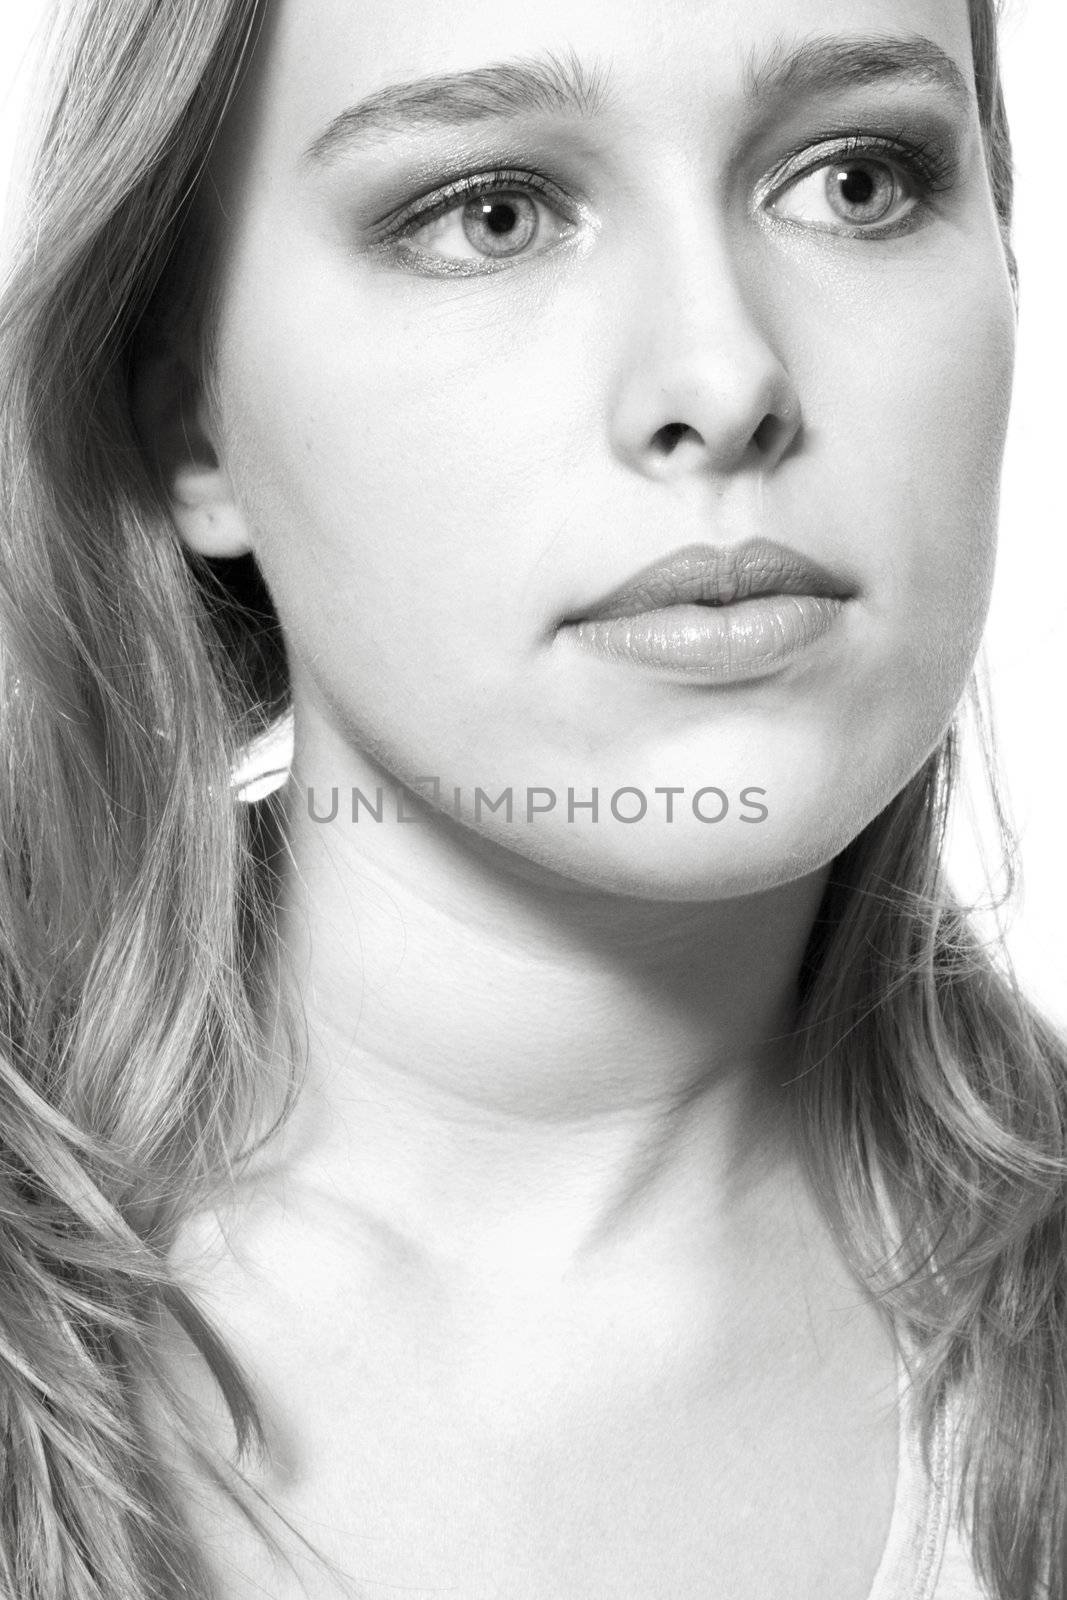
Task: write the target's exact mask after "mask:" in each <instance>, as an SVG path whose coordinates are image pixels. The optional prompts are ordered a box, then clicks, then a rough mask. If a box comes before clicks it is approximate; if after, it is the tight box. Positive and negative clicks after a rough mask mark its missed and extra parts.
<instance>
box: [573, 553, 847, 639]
mask: <svg viewBox="0 0 1067 1600" xmlns="http://www.w3.org/2000/svg"><path fill="white" fill-rule="evenodd" d="M854 593H855V589H854V587H853V586H852V585H850V584H848V583H847V582H846V581H844V580H843V579H841V578H839V577H836V576H835V575H834V574H833V573H832V572H829V571H828V570H827V569H826V568H825V567H823V566H820V565H819V563H818V562H817V561H813V560H812V559H811V558H810V556H804V555H801V554H800V552H799V551H797V550H792V549H790V548H789V546H788V545H784V544H776V543H775V542H774V541H773V540H771V539H749V540H747V541H746V542H745V543H744V544H738V545H716V544H689V545H685V546H684V547H683V548H682V549H680V550H674V551H672V552H671V554H670V555H667V556H663V557H661V558H660V560H658V561H653V562H652V563H651V564H650V565H649V566H647V567H643V568H642V569H641V571H640V572H638V573H637V574H636V575H635V576H634V577H633V578H630V579H628V580H627V582H626V583H624V584H622V585H621V586H620V587H619V588H618V589H613V590H612V592H611V594H609V595H608V596H607V597H606V599H604V600H602V601H600V602H599V603H598V604H597V605H596V606H595V607H594V608H593V609H592V610H586V611H583V612H582V615H581V617H580V618H579V617H572V618H570V619H569V620H571V621H588V622H595V621H598V620H606V619H607V618H609V617H633V616H637V615H638V613H639V612H642V611H656V610H658V609H659V607H660V606H673V605H684V604H686V603H688V604H691V605H692V604H696V605H700V604H703V605H720V606H722V605H729V604H730V603H731V602H732V601H734V600H747V599H749V598H750V597H751V596H752V595H759V594H812V595H833V596H837V597H839V598H842V599H847V598H849V597H850V596H851V595H853V594H854Z"/></svg>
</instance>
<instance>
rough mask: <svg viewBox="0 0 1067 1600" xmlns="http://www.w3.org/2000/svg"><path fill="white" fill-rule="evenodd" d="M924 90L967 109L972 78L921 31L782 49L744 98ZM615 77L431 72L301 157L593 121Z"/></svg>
mask: <svg viewBox="0 0 1067 1600" xmlns="http://www.w3.org/2000/svg"><path fill="white" fill-rule="evenodd" d="M887 81H889V82H897V83H913V84H914V83H917V84H920V85H923V86H933V87H935V88H938V89H940V90H942V91H944V92H946V93H947V94H948V95H950V96H951V97H952V98H953V99H954V100H961V101H965V102H969V101H970V99H971V88H970V85H969V82H968V79H967V77H966V76H965V74H964V73H963V71H962V70H961V68H960V67H959V66H958V65H957V63H956V62H955V61H954V60H953V59H952V57H951V56H950V55H948V54H947V53H946V52H945V51H944V50H943V49H942V48H941V46H940V45H938V44H935V43H934V41H933V40H932V39H927V38H925V37H924V36H922V35H920V34H911V35H907V36H904V35H901V36H893V35H848V36H844V37H840V36H827V37H826V38H815V39H807V40H805V41H804V42H803V43H800V44H797V45H793V46H787V45H785V44H784V43H781V42H780V43H779V44H778V45H777V46H776V47H775V48H774V50H773V51H772V52H771V53H770V54H769V55H768V56H765V57H764V58H763V59H762V60H758V61H757V60H750V61H749V63H748V65H747V67H746V71H745V74H744V93H745V98H746V99H748V100H750V101H757V102H763V101H766V100H770V99H775V98H793V97H797V96H801V95H804V94H819V93H827V92H830V91H832V90H835V89H836V90H841V89H848V88H854V87H856V86H857V85H859V86H863V85H867V84H872V83H878V82H887ZM609 82H610V73H609V71H608V70H607V69H606V68H605V67H604V66H603V65H601V64H600V63H593V64H592V65H589V66H586V65H584V64H583V63H582V62H581V60H579V58H578V57H577V56H576V55H575V54H574V53H573V51H572V52H569V53H568V54H567V55H564V56H557V55H556V54H554V53H553V52H552V51H548V52H546V53H545V54H544V55H537V56H531V57H525V58H520V59H516V60H512V61H501V62H497V63H494V64H491V65H488V66H483V67H473V68H471V69H469V70H468V71H465V72H449V73H439V74H433V75H431V76H429V77H425V78H414V79H411V80H410V81H408V82H404V83H393V84H388V85H386V86H385V87H384V88H382V89H376V90H375V91H374V93H373V94H370V95H368V96H367V97H366V99H364V100H360V101H359V102H358V103H357V104H356V105H354V106H349V107H348V108H347V109H346V110H345V111H342V112H341V113H340V115H339V116H336V117H334V119H333V121H332V122H330V123H329V124H328V125H327V127H326V128H325V129H324V130H323V132H322V133H320V134H319V135H318V137H317V138H316V139H315V140H313V142H312V143H311V144H310V145H309V146H308V148H307V150H305V152H304V159H305V161H307V162H309V163H311V164H313V165H318V164H320V163H324V162H327V161H329V160H331V159H332V158H333V157H335V156H338V155H340V154H342V153H346V152H348V151H350V150H351V149H353V148H354V147H356V146H358V145H360V144H362V143H364V142H366V141H368V140H370V139H373V138H374V137H375V136H380V135H388V134H396V133H405V132H408V131H410V130H413V129H417V128H424V127H463V126H469V125H471V124H474V123H479V122H489V121H506V120H509V119H513V118H516V117H521V116H529V115H531V114H537V113H541V114H544V113H546V112H548V113H554V114H556V115H568V116H577V117H581V118H595V117H597V116H600V115H602V114H603V113H604V112H605V110H607V109H608V106H609V103H610V100H611V91H610V89H609Z"/></svg>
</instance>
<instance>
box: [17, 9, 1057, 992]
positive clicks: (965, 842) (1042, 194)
mask: <svg viewBox="0 0 1067 1600" xmlns="http://www.w3.org/2000/svg"><path fill="white" fill-rule="evenodd" d="M958 3H962V0H958ZM42 12H43V5H42V0H19V4H18V12H17V15H15V16H11V15H10V13H9V14H8V15H6V16H5V17H3V18H2V19H0V179H2V177H3V176H5V175H6V172H7V169H8V166H9V163H10V160H11V152H12V147H13V142H14V138H15V128H16V126H17V121H18V105H19V96H20V94H21V92H22V88H23V79H22V77H21V76H20V70H21V67H22V63H23V61H24V57H25V55H26V51H27V47H28V45H29V42H30V40H31V37H32V35H33V33H34V30H35V28H36V27H37V25H38V19H39V17H40V16H41V15H42ZM1002 43H1003V60H1004V75H1005V85H1006V93H1007V99H1008V111H1009V115H1010V117H1011V122H1012V131H1013V136H1014V142H1015V154H1016V167H1017V182H1018V201H1017V205H1018V210H1017V223H1016V249H1017V253H1018V257H1019V263H1020V269H1021V277H1022V297H1021V310H1020V323H1019V367H1018V376H1017V381H1016V389H1015V404H1014V409H1013V415H1012V425H1011V433H1010V437H1009V444H1008V454H1007V460H1006V463H1005V476H1004V497H1003V514H1002V518H1001V538H1000V555H999V559H998V565H997V578H996V586H995V590H994V595H993V604H992V610H991V613H990V619H989V626H988V629H987V634H986V645H985V658H986V661H987V664H988V671H989V680H990V683H991V687H992V697H993V712H994V718H995V729H996V733H997V739H998V746H999V754H1000V766H1001V771H1002V773H1003V775H1004V779H1005V788H1006V795H1007V800H1008V804H1009V807H1010V811H1011V814H1012V816H1013V820H1014V823H1015V827H1016V832H1017V834H1018V837H1019V840H1020V847H1021V866H1022V893H1021V895H1020V897H1019V900H1018V902H1017V904H1016V906H1015V908H1014V910H1012V911H1010V912H1009V914H1008V917H1007V922H1006V927H1007V935H1008V946H1009V949H1010V950H1011V952H1012V955H1013V958H1014V960H1015V964H1016V968H1017V970H1018V972H1019V974H1020V977H1021V978H1022V981H1023V983H1024V985H1025V986H1026V987H1027V988H1028V989H1029V991H1030V992H1031V993H1032V994H1033V995H1034V996H1035V998H1037V999H1038V1000H1039V1001H1040V1002H1041V1003H1042V1004H1043V1005H1044V1006H1045V1008H1046V1009H1047V1010H1048V1011H1049V1012H1050V1013H1051V1014H1052V1015H1053V1016H1055V1017H1056V1018H1057V1019H1058V1020H1059V1021H1061V1022H1064V1023H1067V932H1065V928H1064V917H1063V913H1064V904H1065V901H1067V849H1065V848H1064V844H1063V831H1064V824H1063V820H1062V819H1063V816H1064V812H1065V809H1067V808H1065V805H1064V788H1065V783H1064V780H1065V778H1067V760H1065V757H1064V740H1065V738H1067V734H1065V733H1064V731H1063V724H1061V723H1060V717H1061V716H1062V715H1063V712H1064V708H1065V703H1067V516H1065V514H1064V506H1063V501H1062V497H1061V486H1060V480H1059V467H1060V465H1061V464H1062V462H1063V459H1064V456H1065V453H1067V436H1065V435H1067V403H1065V380H1067V373H1065V370H1064V368H1065V363H1067V316H1065V312H1064V286H1065V282H1067V265H1065V259H1067V258H1065V245H1067V228H1065V221H1067V207H1065V205H1064V188H1065V179H1064V175H1063V153H1062V139H1063V135H1062V133H1061V131H1060V129H1059V125H1058V124H1059V111H1060V108H1061V105H1062V103H1063V100H1064V96H1065V89H1064V83H1063V63H1064V60H1065V59H1067V5H1065V3H1064V0H1008V5H1007V10H1006V14H1005V18H1004V23H1003V27H1002ZM965 793H966V802H965V804H964V805H963V806H961V808H960V810H959V812H958V815H957V819H956V826H955V828H954V832H953V844H952V854H951V858H950V864H951V870H952V874H953V878H954V881H955V882H956V884H957V887H958V888H959V889H960V890H961V891H962V892H963V893H965V894H966V895H967V896H968V897H981V896H982V895H983V893H984V886H983V876H982V868H981V861H982V857H983V846H982V840H983V839H985V840H986V844H985V847H984V849H985V855H986V857H987V858H988V854H989V849H990V845H989V841H990V840H991V839H992V837H993V836H992V833H991V830H990V825H989V817H990V808H989V805H988V802H987V801H986V799H985V791H984V784H983V783H982V781H981V779H980V776H979V774H978V768H977V763H976V762H974V760H973V754H972V759H971V763H970V769H969V773H968V782H967V786H966V791H965ZM994 864H995V863H994Z"/></svg>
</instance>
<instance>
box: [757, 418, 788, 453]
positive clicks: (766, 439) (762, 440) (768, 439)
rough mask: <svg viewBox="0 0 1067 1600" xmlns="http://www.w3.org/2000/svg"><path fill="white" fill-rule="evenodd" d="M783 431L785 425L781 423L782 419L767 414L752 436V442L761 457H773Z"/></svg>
mask: <svg viewBox="0 0 1067 1600" xmlns="http://www.w3.org/2000/svg"><path fill="white" fill-rule="evenodd" d="M785 430H786V423H785V422H783V421H782V418H781V417H776V416H773V415H772V414H771V413H770V412H768V414H767V415H766V416H765V417H764V419H763V421H762V422H761V423H760V425H759V427H758V428H757V429H756V431H755V433H754V434H753V435H752V442H753V444H754V445H755V446H756V449H757V450H758V451H759V453H760V455H761V456H769V455H773V454H774V453H775V451H776V450H778V448H779V446H780V445H781V442H782V439H783V435H784V434H785Z"/></svg>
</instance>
